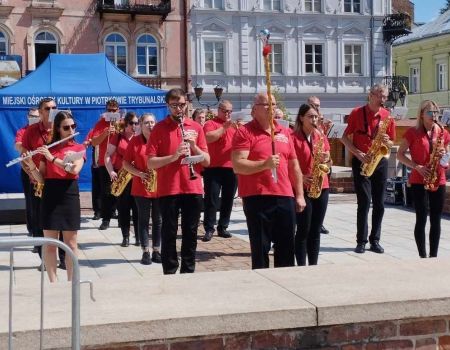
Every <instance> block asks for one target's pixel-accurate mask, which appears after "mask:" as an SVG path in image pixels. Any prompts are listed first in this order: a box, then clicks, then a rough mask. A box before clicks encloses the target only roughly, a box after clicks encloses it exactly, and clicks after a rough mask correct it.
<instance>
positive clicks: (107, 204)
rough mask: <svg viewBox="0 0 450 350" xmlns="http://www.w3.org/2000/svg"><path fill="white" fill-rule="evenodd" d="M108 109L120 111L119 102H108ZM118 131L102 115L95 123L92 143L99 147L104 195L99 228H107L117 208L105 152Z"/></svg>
mask: <svg viewBox="0 0 450 350" xmlns="http://www.w3.org/2000/svg"><path fill="white" fill-rule="evenodd" d="M106 111H107V112H110V113H115V112H118V111H119V104H118V103H117V101H116V100H109V101H108V102H106ZM115 132H116V130H115V128H114V125H113V124H112V123H110V122H107V121H106V120H105V118H104V117H103V116H102V117H101V118H100V120H99V121H98V122H97V124H95V126H94V130H93V132H92V139H91V144H92V146H93V147H97V146H98V147H99V155H98V167H99V173H100V193H101V197H102V205H101V216H102V223H101V225H100V227H99V230H107V229H108V228H109V222H110V221H111V217H112V216H113V213H114V211H115V208H116V204H117V203H116V202H117V199H116V197H114V196H113V195H112V194H111V177H110V176H109V173H108V170H107V169H106V166H105V153H106V149H107V147H108V143H109V138H110V137H111V135H113V134H114V133H115Z"/></svg>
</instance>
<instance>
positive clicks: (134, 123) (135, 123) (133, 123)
mask: <svg viewBox="0 0 450 350" xmlns="http://www.w3.org/2000/svg"><path fill="white" fill-rule="evenodd" d="M138 124H139V122H128V125H138Z"/></svg>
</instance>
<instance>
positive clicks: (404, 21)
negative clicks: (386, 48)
mask: <svg viewBox="0 0 450 350" xmlns="http://www.w3.org/2000/svg"><path fill="white" fill-rule="evenodd" d="M410 33H411V17H410V16H409V15H408V14H406V13H394V14H391V15H387V16H385V17H384V19H383V39H384V42H385V43H389V44H392V42H393V41H394V40H395V39H398V38H400V37H402V36H405V35H408V34H410Z"/></svg>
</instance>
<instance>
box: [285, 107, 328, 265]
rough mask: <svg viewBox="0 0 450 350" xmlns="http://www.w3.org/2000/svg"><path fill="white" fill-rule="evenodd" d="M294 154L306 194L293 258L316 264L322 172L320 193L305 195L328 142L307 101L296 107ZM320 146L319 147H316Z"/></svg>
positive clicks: (324, 197) (324, 190) (324, 201)
mask: <svg viewBox="0 0 450 350" xmlns="http://www.w3.org/2000/svg"><path fill="white" fill-rule="evenodd" d="M292 139H293V142H294V148H295V153H296V154H297V159H298V162H299V164H300V169H301V171H302V174H303V186H304V190H305V193H306V196H305V201H306V207H305V210H303V211H302V212H301V213H297V231H296V234H295V257H296V260H297V265H299V266H305V265H306V258H308V265H317V262H318V259H319V250H320V230H321V227H322V223H323V219H324V218H325V213H326V210H327V205H328V188H329V183H328V176H327V174H323V176H322V179H323V180H322V181H323V182H322V186H321V193H320V196H319V197H318V198H311V196H310V195H308V190H309V189H310V186H311V183H312V181H313V174H314V171H317V169H314V168H313V165H314V162H315V161H316V157H318V158H317V160H318V161H319V163H318V164H325V165H327V166H329V164H330V145H329V143H328V139H327V137H326V135H325V134H324V133H323V131H322V130H321V129H320V127H319V113H318V111H317V110H316V109H315V108H314V107H313V106H311V105H309V104H303V105H301V106H300V108H299V110H298V115H297V120H296V122H295V128H294V131H293V132H292ZM319 147H320V149H319Z"/></svg>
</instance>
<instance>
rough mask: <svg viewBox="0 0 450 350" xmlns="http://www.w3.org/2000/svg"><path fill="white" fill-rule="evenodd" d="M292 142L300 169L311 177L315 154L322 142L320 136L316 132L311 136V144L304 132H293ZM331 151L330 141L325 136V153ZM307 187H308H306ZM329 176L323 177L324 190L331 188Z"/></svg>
mask: <svg viewBox="0 0 450 350" xmlns="http://www.w3.org/2000/svg"><path fill="white" fill-rule="evenodd" d="M292 140H293V143H294V148H295V153H296V154H297V159H298V162H299V163H300V168H301V169H302V174H304V175H311V174H312V170H313V169H312V167H313V163H314V158H313V156H312V155H313V152H314V151H315V148H314V147H316V146H317V144H318V143H319V141H320V135H319V134H318V133H316V132H314V133H312V134H311V143H308V140H307V139H306V138H305V135H304V134H303V133H302V132H299V133H298V132H294V131H292ZM329 150H330V144H329V143H328V139H327V137H326V136H324V140H323V152H328V151H329ZM305 187H306V186H305ZM329 187H330V186H329V183H328V176H324V177H323V182H322V189H324V188H329Z"/></svg>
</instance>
